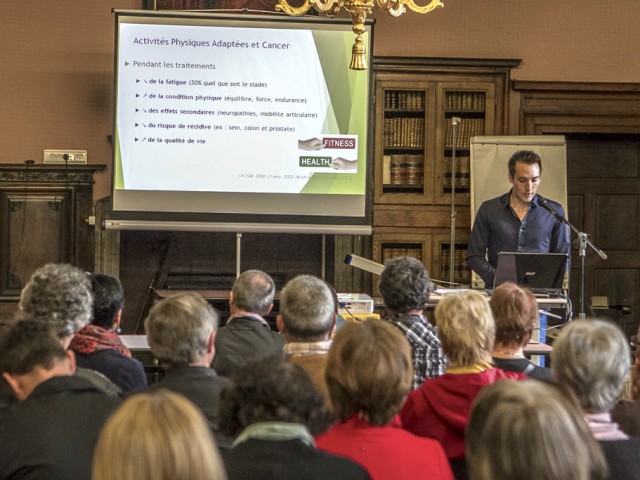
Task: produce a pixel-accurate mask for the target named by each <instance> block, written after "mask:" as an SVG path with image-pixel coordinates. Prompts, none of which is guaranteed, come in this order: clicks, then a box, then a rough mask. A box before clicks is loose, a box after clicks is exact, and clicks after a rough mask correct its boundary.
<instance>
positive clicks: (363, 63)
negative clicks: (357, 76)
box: [349, 35, 369, 70]
mask: <svg viewBox="0 0 640 480" xmlns="http://www.w3.org/2000/svg"><path fill="white" fill-rule="evenodd" d="M366 53H367V49H366V47H365V46H364V42H363V41H362V37H361V36H360V35H358V36H357V37H356V42H355V43H354V44H353V48H352V49H351V65H349V68H350V69H351V70H366V69H367V68H369V66H368V65H367V57H366Z"/></svg>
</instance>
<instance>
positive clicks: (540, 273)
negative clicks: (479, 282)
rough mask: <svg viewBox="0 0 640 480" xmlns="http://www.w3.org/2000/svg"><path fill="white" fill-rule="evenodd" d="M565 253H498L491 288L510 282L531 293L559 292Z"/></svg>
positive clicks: (562, 278)
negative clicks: (527, 289)
mask: <svg viewBox="0 0 640 480" xmlns="http://www.w3.org/2000/svg"><path fill="white" fill-rule="evenodd" d="M568 259H569V256H568V255H567V254H566V253H529V252H500V253H499V254H498V265H497V266H496V275H495V278H494V282H493V288H494V289H495V288H496V287H497V286H498V285H500V284H502V283H504V282H513V283H515V284H517V285H519V286H521V287H527V288H529V289H530V290H531V291H532V292H533V293H534V294H561V293H562V283H563V281H564V275H565V272H566V269H567V261H568Z"/></svg>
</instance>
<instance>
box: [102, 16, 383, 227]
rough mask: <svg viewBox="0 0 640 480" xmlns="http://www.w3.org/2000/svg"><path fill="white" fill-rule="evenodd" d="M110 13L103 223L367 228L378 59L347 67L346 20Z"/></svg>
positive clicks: (350, 37)
mask: <svg viewBox="0 0 640 480" xmlns="http://www.w3.org/2000/svg"><path fill="white" fill-rule="evenodd" d="M115 19H116V22H115V23H116V42H115V48H116V59H115V62H116V69H115V70H116V74H115V90H116V105H115V118H114V138H115V148H114V169H113V170H114V177H113V213H112V214H111V216H110V218H107V221H106V225H105V226H106V228H114V229H160V230H162V229H166V230H226V231H295V232H301V231H306V230H308V231H310V232H322V233H359V234H370V233H371V212H370V195H371V185H372V179H371V176H372V172H371V167H370V165H369V161H368V159H369V158H370V155H369V152H370V151H371V139H372V135H370V127H371V121H370V112H369V105H370V103H371V101H370V100H371V99H370V90H371V89H370V80H371V77H370V75H371V73H370V71H369V70H364V71H354V70H350V69H349V68H348V67H349V62H350V59H351V46H352V44H353V41H354V34H353V32H352V31H351V26H352V25H351V22H350V21H349V20H336V19H327V18H307V17H305V18H304V19H298V18H292V17H288V16H285V17H281V16H268V15H261V16H254V15H227V14H219V13H218V14H212V13H190V12H189V13H187V12H150V11H124V10H123V11H118V10H116V11H115ZM364 39H365V44H366V46H367V51H368V52H370V51H371V47H372V24H371V23H369V24H368V25H367V31H366V33H365V34H364ZM369 54H370V53H369Z"/></svg>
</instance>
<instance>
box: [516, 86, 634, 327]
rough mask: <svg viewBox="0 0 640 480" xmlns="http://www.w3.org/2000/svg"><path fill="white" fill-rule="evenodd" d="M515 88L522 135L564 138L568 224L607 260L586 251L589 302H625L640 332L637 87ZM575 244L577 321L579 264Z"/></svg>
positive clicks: (573, 292)
mask: <svg viewBox="0 0 640 480" xmlns="http://www.w3.org/2000/svg"><path fill="white" fill-rule="evenodd" d="M513 88H514V89H515V90H516V91H518V92H520V99H521V103H520V130H521V132H520V133H521V134H524V135H544V134H554V135H558V134H560V135H565V136H566V138H567V162H568V164H567V170H568V179H567V185H568V190H569V220H570V221H571V222H572V223H574V224H575V225H576V227H577V228H578V229H580V230H581V231H584V232H585V233H588V234H589V235H590V240H591V241H592V242H593V243H594V244H595V245H596V246H598V247H599V248H601V249H602V250H603V251H604V252H605V253H606V254H607V255H608V258H607V260H602V259H601V258H600V257H599V256H598V255H596V254H595V252H593V251H592V250H591V249H588V251H587V255H586V257H585V302H586V303H590V299H591V296H593V295H599V296H608V297H609V298H610V301H611V298H616V299H617V300H615V301H622V300H620V299H621V298H623V299H627V300H628V301H629V302H630V306H631V313H630V314H629V315H627V316H626V318H625V322H627V323H629V324H630V325H637V324H638V318H639V313H640V312H639V311H638V310H639V309H640V304H639V303H638V301H637V298H636V296H637V294H636V293H635V292H636V291H637V288H638V285H637V279H636V273H630V272H634V271H635V270H638V269H640V243H639V242H638V240H637V236H638V231H639V230H640V216H639V214H638V211H639V204H638V202H639V199H640V83H615V84H614V83H574V82H528V81H514V82H513ZM573 238H574V242H573V247H574V248H573V250H572V271H571V290H570V296H571V298H572V300H573V303H574V313H577V312H578V308H579V307H578V300H579V293H580V289H579V288H577V287H579V279H580V276H581V275H580V266H581V259H580V257H579V256H578V250H577V242H576V240H575V235H573ZM616 272H618V273H619V274H620V275H619V276H617V274H616ZM621 291H622V292H628V293H620V292H621ZM631 293H633V294H631ZM612 303H613V302H612ZM633 328H634V327H627V333H629V331H630V330H633Z"/></svg>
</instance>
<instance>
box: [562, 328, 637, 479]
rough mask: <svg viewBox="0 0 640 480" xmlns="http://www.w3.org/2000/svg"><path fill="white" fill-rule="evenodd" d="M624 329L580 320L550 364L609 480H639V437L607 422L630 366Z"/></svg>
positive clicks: (568, 331)
mask: <svg viewBox="0 0 640 480" xmlns="http://www.w3.org/2000/svg"><path fill="white" fill-rule="evenodd" d="M629 359H630V354H629V345H628V342H627V339H626V338H625V336H624V334H623V333H622V330H621V329H620V328H619V327H618V326H617V325H615V324H613V323H610V322H608V321H606V320H598V319H589V320H578V321H575V322H573V323H572V324H570V325H569V326H567V327H565V328H564V329H563V330H562V332H560V335H558V337H557V338H556V340H555V341H554V344H553V351H552V352H551V365H552V369H553V374H554V376H555V379H556V381H557V382H558V384H560V385H562V386H563V387H565V388H568V389H569V390H570V391H571V392H572V393H573V394H575V396H576V397H577V399H578V402H579V403H580V406H581V407H582V410H583V413H584V418H585V420H586V421H587V425H588V426H589V429H590V430H591V432H592V433H593V435H594V437H595V438H596V439H597V440H599V441H600V444H601V446H602V449H603V451H604V454H605V456H606V458H607V462H608V463H609V470H610V472H611V478H624V479H640V456H639V455H638V452H640V438H637V437H635V438H629V436H628V435H627V434H625V433H624V432H623V431H622V430H620V428H619V427H618V425H617V424H616V423H614V422H613V421H612V420H611V414H610V412H611V410H612V409H613V406H614V405H615V403H616V401H617V399H618V397H619V395H620V392H621V391H622V386H623V384H624V381H625V378H626V376H627V374H628V372H629V366H630V365H629V364H630V360H629Z"/></svg>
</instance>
